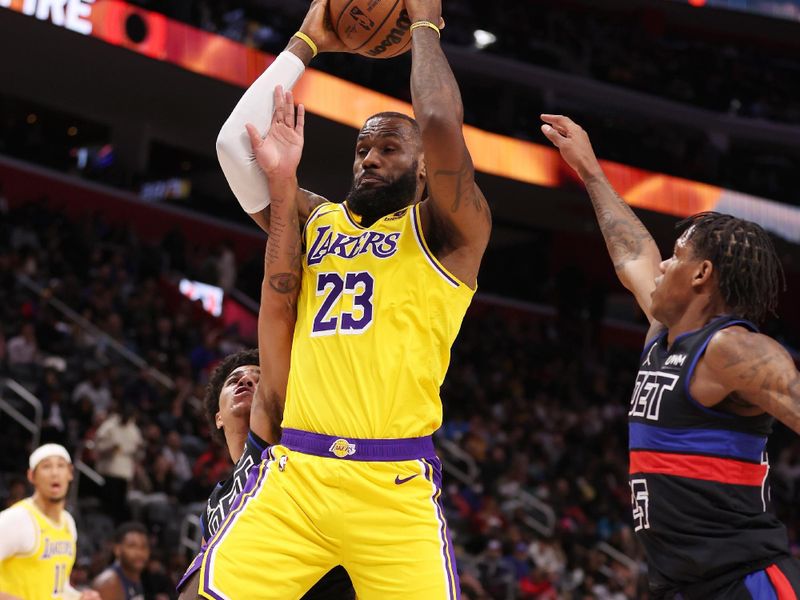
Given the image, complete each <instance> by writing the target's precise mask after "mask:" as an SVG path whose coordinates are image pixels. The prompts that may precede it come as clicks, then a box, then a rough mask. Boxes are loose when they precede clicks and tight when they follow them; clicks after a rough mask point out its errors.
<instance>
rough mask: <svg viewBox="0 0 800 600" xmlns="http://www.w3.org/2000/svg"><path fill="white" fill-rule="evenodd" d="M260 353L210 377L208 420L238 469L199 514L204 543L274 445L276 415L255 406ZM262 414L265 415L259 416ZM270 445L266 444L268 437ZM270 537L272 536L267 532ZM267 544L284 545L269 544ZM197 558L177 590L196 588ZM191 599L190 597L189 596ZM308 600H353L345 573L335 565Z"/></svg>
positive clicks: (246, 354) (233, 359) (230, 362)
mask: <svg viewBox="0 0 800 600" xmlns="http://www.w3.org/2000/svg"><path fill="white" fill-rule="evenodd" d="M258 360H259V357H258V351H257V350H243V351H241V352H237V353H236V354H232V355H230V356H228V357H227V358H226V359H225V360H224V361H222V362H221V363H220V364H219V365H217V367H216V369H214V372H213V373H212V375H211V377H210V378H209V382H208V386H207V388H206V395H205V399H204V406H205V410H206V417H207V419H208V421H209V425H210V426H211V430H212V431H213V432H215V439H216V440H217V441H218V442H220V443H224V444H225V445H226V446H227V447H228V450H229V452H230V456H231V460H232V461H235V463H236V465H235V466H234V469H233V474H232V475H231V476H230V477H229V478H228V479H225V480H224V481H220V482H219V483H218V484H217V486H216V487H215V488H214V491H212V492H211V495H210V496H209V498H208V504H207V505H206V510H205V512H204V513H203V514H202V515H201V516H200V523H201V526H202V529H203V541H204V543H205V542H207V541H208V540H210V539H211V537H212V536H213V535H214V534H215V533H216V532H217V531H218V530H219V528H220V525H221V524H222V522H223V521H224V520H225V516H226V515H227V514H228V512H229V511H230V509H231V505H232V504H233V502H234V500H236V498H237V496H238V495H239V494H240V492H241V491H242V488H243V487H244V485H245V482H246V481H247V476H248V473H249V472H250V468H251V467H252V466H253V465H257V464H259V463H261V455H262V454H263V453H264V451H265V450H267V448H268V447H269V445H270V443H274V442H275V441H276V437H277V436H276V434H275V433H274V432H276V431H279V426H278V425H277V423H279V422H280V420H279V416H278V415H273V416H270V412H269V411H262V410H261V409H260V408H257V407H252V408H251V406H252V403H253V399H254V395H255V392H256V386H257V385H258V381H259V378H260V375H261V370H260V368H259V365H258ZM259 411H261V412H259ZM264 438H265V439H266V440H267V441H265V439H264ZM264 534H265V535H268V532H267V531H265V532H264ZM265 543H280V540H270V539H269V538H268V537H267V538H266V539H265ZM201 557H202V553H201V554H200V555H199V556H198V557H197V558H195V560H194V561H193V562H192V564H191V565H190V566H189V568H188V569H187V571H186V574H185V575H184V576H183V579H182V580H181V582H180V583H179V584H178V589H185V590H196V589H197V587H196V586H197V582H196V580H195V578H196V577H197V575H198V569H199V568H200V561H199V559H200V558H201ZM190 597H191V596H190ZM303 598H304V599H306V600H348V599H350V598H355V593H354V591H353V585H352V583H351V582H350V577H349V576H348V575H347V571H345V570H344V568H342V567H336V568H334V569H332V570H331V571H329V572H328V573H327V574H326V575H325V576H324V577H323V578H322V579H320V580H319V581H318V582H317V584H316V585H315V586H314V587H313V588H311V589H310V590H309V591H308V592H307V593H306V594H305V595H304V596H303Z"/></svg>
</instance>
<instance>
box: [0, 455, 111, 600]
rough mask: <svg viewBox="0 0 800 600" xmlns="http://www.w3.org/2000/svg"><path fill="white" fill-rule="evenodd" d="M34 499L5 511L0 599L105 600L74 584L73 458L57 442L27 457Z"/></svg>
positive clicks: (0, 523)
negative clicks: (66, 506)
mask: <svg viewBox="0 0 800 600" xmlns="http://www.w3.org/2000/svg"><path fill="white" fill-rule="evenodd" d="M28 467H29V469H28V481H30V482H31V484H33V487H34V490H35V491H34V493H33V496H31V497H30V498H26V499H25V500H21V501H20V502H17V503H16V504H14V505H13V506H11V507H10V508H8V509H6V510H4V511H3V512H1V513H0V600H34V599H35V600H47V599H52V600H101V598H100V596H99V595H98V593H97V592H95V591H93V590H87V591H83V592H78V591H77V590H75V589H74V588H73V587H72V586H70V584H69V576H70V573H72V565H73V564H74V563H75V550H76V540H77V530H76V529H75V521H74V520H73V519H72V516H71V515H70V514H69V513H68V512H67V511H66V510H64V504H65V500H66V497H67V490H68V488H69V482H70V481H72V461H71V460H70V457H69V453H68V452H67V450H66V449H65V448H64V447H63V446H59V445H58V444H45V445H44V446H41V447H39V448H37V449H36V450H35V451H34V452H33V453H32V454H31V456H30V458H29V460H28Z"/></svg>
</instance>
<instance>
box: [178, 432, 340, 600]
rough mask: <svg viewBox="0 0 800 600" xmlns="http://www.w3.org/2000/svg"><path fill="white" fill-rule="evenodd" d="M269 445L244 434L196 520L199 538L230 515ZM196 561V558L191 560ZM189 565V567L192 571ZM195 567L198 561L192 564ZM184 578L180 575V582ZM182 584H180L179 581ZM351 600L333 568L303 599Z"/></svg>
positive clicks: (337, 569) (207, 535) (211, 532)
mask: <svg viewBox="0 0 800 600" xmlns="http://www.w3.org/2000/svg"><path fill="white" fill-rule="evenodd" d="M268 446H269V444H267V443H266V442H265V441H263V440H262V439H261V438H260V437H258V436H257V435H256V434H254V433H253V432H252V431H251V432H250V433H248V434H247V440H246V441H245V445H244V452H243V453H242V456H241V458H239V461H238V462H237V463H236V466H235V467H234V469H233V475H231V476H230V477H229V478H228V479H226V480H225V481H220V482H219V483H218V484H217V487H216V488H214V491H213V492H211V495H210V496H209V497H208V505H207V506H206V512H205V514H204V515H202V516H201V517H200V522H201V524H202V528H203V539H204V540H205V541H206V542H208V541H209V540H210V539H211V537H212V536H213V535H214V534H215V533H216V532H217V530H218V529H219V528H220V526H221V525H222V523H223V521H224V520H225V516H226V515H227V514H228V513H229V512H230V509H231V505H232V504H233V502H234V500H236V498H237V496H238V495H239V494H240V493H241V491H242V488H243V487H244V485H245V483H246V482H247V476H248V474H249V473H250V469H251V468H252V467H253V465H258V464H260V463H261V456H262V454H263V452H264V451H265V450H266V449H267V447H268ZM263 535H264V539H265V540H266V541H268V542H269V543H274V544H280V540H276V539H270V537H269V532H268V531H265V532H264V534H263ZM195 560H197V559H195ZM194 566H195V565H193V566H190V567H189V571H192V569H193V567H194ZM196 566H197V567H199V562H198V563H197V565H196ZM185 578H186V576H184V579H185ZM182 583H183V582H182ZM354 598H355V591H354V590H353V584H352V583H351V581H350V577H349V576H348V574H347V571H345V570H344V568H342V567H335V568H333V569H331V570H330V571H328V572H327V573H326V574H325V575H324V576H323V577H322V579H320V580H319V581H318V582H317V583H316V585H314V587H313V588H311V589H310V590H309V591H308V592H307V593H306V594H305V595H304V596H303V600H350V599H354Z"/></svg>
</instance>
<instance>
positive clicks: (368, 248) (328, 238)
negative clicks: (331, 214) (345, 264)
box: [308, 225, 400, 266]
mask: <svg viewBox="0 0 800 600" xmlns="http://www.w3.org/2000/svg"><path fill="white" fill-rule="evenodd" d="M399 239H400V232H399V231H396V232H393V233H381V232H380V231H365V232H364V233H362V234H361V235H346V234H344V233H334V232H333V231H331V226H330V225H322V226H320V227H317V228H316V230H315V231H314V242H313V243H312V244H311V250H310V251H309V252H308V264H309V266H311V265H316V264H319V263H321V262H322V259H323V258H325V257H326V256H328V255H329V254H332V255H334V256H340V257H342V258H355V257H356V256H358V255H360V254H364V253H367V252H371V253H372V254H373V255H374V256H376V257H378V258H389V257H390V256H392V255H393V254H394V253H395V252H397V242H398V240H399Z"/></svg>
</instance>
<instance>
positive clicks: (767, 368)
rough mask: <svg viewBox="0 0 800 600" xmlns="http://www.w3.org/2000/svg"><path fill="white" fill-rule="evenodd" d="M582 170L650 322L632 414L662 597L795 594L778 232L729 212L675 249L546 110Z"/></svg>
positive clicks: (653, 569)
mask: <svg viewBox="0 0 800 600" xmlns="http://www.w3.org/2000/svg"><path fill="white" fill-rule="evenodd" d="M542 120H543V121H544V122H545V124H544V125H542V131H543V133H544V134H545V135H546V136H547V138H548V139H549V140H550V141H551V142H552V143H553V144H554V145H555V146H556V147H557V148H558V149H559V151H560V152H561V155H562V156H563V158H564V160H565V161H566V162H567V163H568V164H569V165H570V166H571V167H572V168H573V169H574V170H575V171H576V172H577V173H578V175H579V176H580V178H581V180H582V181H583V183H584V185H585V186H586V189H587V191H588V192H589V196H590V198H591V201H592V206H593V207H594V210H595V214H596V216H597V220H598V223H599V225H600V229H601V231H602V233H603V237H604V238H605V241H606V246H607V247H608V252H609V254H610V255H611V259H612V261H613V263H614V268H615V269H616V272H617V275H618V277H619V279H620V281H621V282H622V284H623V285H624V286H625V287H626V288H627V289H628V290H630V291H631V292H632V293H633V294H634V296H635V297H636V300H637V302H638V303H639V306H640V307H641V308H642V310H643V311H644V313H645V314H646V315H647V318H648V320H649V321H650V331H649V332H648V335H647V341H646V344H645V350H644V352H643V353H642V358H641V361H640V367H639V372H638V374H637V377H636V382H635V385H634V390H633V395H632V398H631V404H630V410H629V413H628V415H629V423H630V426H629V434H630V469H629V471H630V487H631V501H632V505H633V521H634V529H635V531H636V533H637V535H638V538H639V539H640V540H641V542H642V544H643V546H644V548H645V551H646V553H647V561H648V578H649V583H650V592H651V594H650V597H651V598H654V599H660V598H666V599H672V598H675V599H685V600H695V599H697V600H701V599H702V600H714V599H719V600H722V599H725V600H739V599H742V600H744V599H748V600H749V599H756V600H794V599H796V598H797V594H798V592H800V564H798V563H797V561H795V560H794V559H792V558H791V557H790V554H789V548H788V540H787V533H786V529H785V527H784V526H783V524H781V523H780V521H778V519H777V518H776V517H775V515H774V514H773V513H772V511H771V510H770V506H769V483H768V471H769V463H768V460H767V455H766V442H767V436H768V435H769V433H770V432H771V429H772V422H773V417H774V418H777V419H779V420H780V421H782V422H783V423H784V424H786V425H787V426H788V427H791V428H792V429H793V430H795V431H796V432H800V373H798V371H797V369H796V367H795V364H794V362H793V361H792V358H791V356H790V355H789V353H788V352H787V351H786V350H785V349H784V348H783V347H781V345H780V344H778V342H776V341H775V340H773V339H772V338H770V337H768V336H766V335H763V334H761V333H759V332H758V329H757V328H756V325H755V324H756V323H758V322H759V321H761V320H762V319H763V318H764V317H765V316H766V315H767V314H768V313H770V312H774V310H775V308H776V306H777V302H778V293H779V292H780V290H781V285H782V283H783V271H782V268H781V264H780V261H779V259H778V256H777V255H776V253H775V249H774V247H773V245H772V241H771V240H770V238H769V236H768V235H767V233H766V232H765V231H764V230H763V229H762V228H761V227H759V226H758V225H757V224H755V223H752V222H749V221H745V220H744V219H738V218H736V217H732V216H730V215H723V214H719V213H713V212H709V213H701V214H698V215H694V216H692V217H689V218H688V219H686V220H685V221H683V222H682V223H681V226H682V227H684V230H683V233H682V234H681V236H680V237H679V238H678V240H677V241H676V242H675V247H674V251H673V254H672V256H671V257H669V258H667V259H666V260H663V261H662V259H661V256H660V254H659V251H658V248H657V247H656V244H655V242H654V241H653V238H652V237H651V236H650V234H649V233H648V231H647V230H646V229H645V227H644V226H643V225H642V223H641V222H640V221H639V219H638V218H637V217H636V215H635V214H634V213H633V211H632V210H631V209H630V208H629V207H628V206H627V204H625V202H624V201H623V200H622V199H621V198H620V197H619V195H617V193H616V192H615V191H614V189H613V188H612V187H611V184H610V183H609V182H608V180H607V179H606V177H605V175H604V173H603V170H602V168H601V167H600V164H599V163H598V161H597V159H596V157H595V155H594V151H593V150H592V146H591V143H590V141H589V137H588V136H587V134H586V132H585V131H584V130H583V129H581V127H579V126H578V125H576V124H575V123H574V122H573V121H571V120H570V119H569V118H567V117H563V116H557V115H542Z"/></svg>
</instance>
